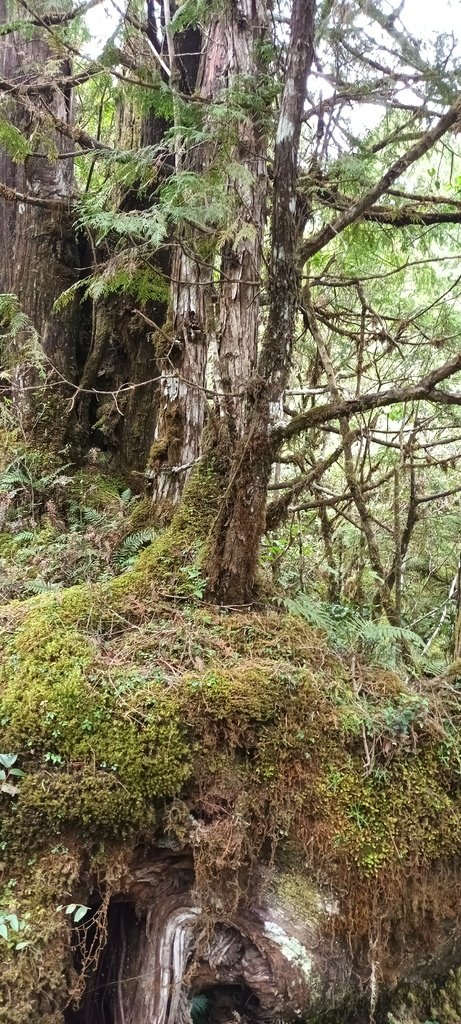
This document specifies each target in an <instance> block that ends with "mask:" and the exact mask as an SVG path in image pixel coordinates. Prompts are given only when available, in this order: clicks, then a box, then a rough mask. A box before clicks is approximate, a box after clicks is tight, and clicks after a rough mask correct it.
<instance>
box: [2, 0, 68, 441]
mask: <svg viewBox="0 0 461 1024" xmlns="http://www.w3.org/2000/svg"><path fill="white" fill-rule="evenodd" d="M23 13H24V12H23V10H22V8H18V15H19V17H22V15H23ZM43 13H45V12H43ZM11 16H13V13H12V15H11ZM8 20H9V17H7V7H6V0H0V22H2V23H5V22H7V21H8ZM52 57H55V55H53V53H52V51H51V48H50V43H49V40H48V37H46V36H45V35H42V34H41V33H40V31H39V30H33V31H32V33H31V35H30V36H28V37H27V38H25V37H23V35H22V34H21V33H20V32H13V33H9V34H7V35H4V36H2V37H1V38H0V73H1V75H2V76H3V77H4V78H7V79H8V80H9V81H11V82H12V83H15V84H18V85H19V84H21V82H24V81H25V80H26V79H27V80H29V78H30V79H32V78H33V73H34V72H36V71H37V70H40V71H41V72H43V69H44V67H45V66H46V64H47V62H48V61H49V60H50V59H51V58H52ZM62 70H63V72H64V73H67V74H68V73H69V70H70V68H69V65H68V62H67V61H64V62H63V66H62ZM32 105H33V106H36V107H38V108H40V110H46V109H47V108H48V109H51V111H52V112H53V114H55V115H57V117H59V118H60V119H61V120H63V121H64V122H65V123H67V124H71V122H72V98H71V96H70V95H69V94H67V93H64V92H62V91H61V90H60V89H59V88H57V87H55V86H53V84H52V82H51V81H50V86H49V88H45V87H44V86H42V85H40V84H39V86H38V87H37V90H36V91H35V92H31V91H29V92H28V93H27V95H26V96H25V97H24V96H23V97H22V98H20V99H19V98H18V99H12V98H10V99H8V101H7V103H6V104H5V113H6V114H7V116H8V119H9V120H10V122H11V123H12V124H13V125H14V126H15V127H18V128H20V129H21V131H22V132H23V135H24V136H25V137H26V138H27V139H29V141H30V145H31V148H32V151H33V152H31V154H30V155H27V156H26V157H25V160H24V162H23V163H15V162H14V161H13V160H12V159H11V157H10V156H8V155H7V153H6V152H3V153H2V154H0V176H1V180H2V182H3V183H4V184H6V185H9V186H10V187H12V188H14V189H16V190H18V191H19V192H21V193H25V194H30V195H32V196H34V197H39V198H40V199H45V200H49V201H50V206H49V208H47V207H38V206H34V205H30V204H28V203H24V204H23V203H13V202H11V203H10V202H7V201H6V200H0V225H1V227H2V229H3V234H2V238H1V245H0V291H2V292H7V293H14V294H15V295H16V296H17V297H18V300H19V304H20V306H21V309H22V311H23V312H24V313H25V314H26V315H27V316H28V317H29V318H30V320H31V321H32V323H33V325H34V327H35V328H36V329H37V331H38V332H39V335H40V338H41V345H42V348H43V352H44V356H45V362H44V367H43V373H44V376H45V379H44V380H40V378H39V374H38V371H37V368H36V367H34V366H33V365H32V363H33V359H31V357H30V354H29V353H28V352H27V350H26V349H23V350H22V351H21V344H20V343H19V345H18V347H17V348H16V351H13V352H11V354H10V362H11V364H12V365H13V366H14V367H15V370H14V377H13V389H12V395H13V401H14V406H15V409H16V412H17V415H18V417H19V420H20V423H21V425H22V427H23V429H24V430H25V431H26V432H27V433H32V434H34V433H35V434H36V433H37V432H38V433H40V436H41V437H42V438H43V439H44V440H45V442H47V443H49V444H50V445H53V446H57V447H59V446H61V445H62V444H63V442H64V438H65V434H66V426H67V419H68V415H69V404H68V399H69V396H70V394H71V393H72V386H70V387H69V386H68V384H67V382H70V385H72V383H75V378H76V359H75V353H76V342H77V337H78V325H77V318H76V315H75V308H74V307H71V309H70V310H69V309H67V310H66V312H65V314H55V313H53V311H52V310H53V304H54V302H55V300H56V298H57V297H58V296H59V295H60V294H61V292H62V291H64V290H65V289H66V288H68V287H69V286H70V285H71V284H73V283H74V281H75V280H76V276H77V268H78V264H79V258H78V250H77V244H76V239H75V233H74V230H73V225H72V219H71V216H70V214H69V210H68V209H67V208H66V205H65V203H66V200H68V199H69V198H70V197H71V195H72V191H73V161H72V158H70V157H69V158H67V159H66V158H65V156H64V154H65V152H66V150H67V149H68V143H67V141H66V140H64V138H63V136H61V135H60V134H59V133H57V132H56V131H55V130H54V129H53V128H51V127H50V128H49V129H48V128H47V129H46V130H45V128H44V127H43V128H42V129H41V130H37V131H35V134H34V128H36V125H35V124H34V112H33V109H32ZM50 150H53V157H52V158H48V156H47V155H43V156H36V155H34V154H35V152H36V151H37V152H39V153H43V154H46V153H47V151H48V152H49V151H50ZM57 383H59V387H55V385H56V384H57ZM45 385H48V386H49V388H50V390H47V387H46V386H45Z"/></svg>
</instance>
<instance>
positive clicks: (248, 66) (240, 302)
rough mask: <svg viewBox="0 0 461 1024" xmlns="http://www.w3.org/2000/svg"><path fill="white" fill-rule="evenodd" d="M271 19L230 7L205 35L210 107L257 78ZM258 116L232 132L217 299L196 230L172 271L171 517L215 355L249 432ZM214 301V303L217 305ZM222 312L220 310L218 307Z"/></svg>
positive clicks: (165, 498)
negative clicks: (231, 207) (230, 233)
mask: <svg viewBox="0 0 461 1024" xmlns="http://www.w3.org/2000/svg"><path fill="white" fill-rule="evenodd" d="M265 23H266V16H265V5H264V4H263V3H262V0H257V2H256V3H255V2H254V0H240V2H239V3H238V4H228V5H226V7H225V9H224V10H223V11H220V12H219V14H217V15H216V16H214V17H212V19H211V22H210V24H209V25H208V26H207V29H206V35H205V38H206V48H205V51H204V54H203V57H202V62H201V67H200V71H199V78H198V82H197V87H196V92H199V93H200V96H201V98H202V100H206V101H208V102H212V101H215V100H216V99H217V98H219V95H220V93H221V91H223V92H225V93H226V95H227V96H228V95H229V92H231V90H233V89H235V90H238V89H239V88H240V89H241V90H244V89H247V90H248V89H249V82H250V81H251V82H252V88H253V89H254V88H255V85H254V83H255V81H256V82H257V81H258V76H259V56H258V53H257V49H256V44H257V42H258V41H260V40H261V39H262V37H263V34H264V30H265ZM260 121H261V111H258V110H257V104H256V103H255V108H254V110H253V111H252V110H250V112H249V113H248V114H247V115H246V116H244V115H243V114H242V112H240V111H239V117H238V125H237V124H235V125H234V124H232V123H231V124H230V126H229V130H230V132H231V133H233V134H235V143H234V146H233V148H232V154H231V162H232V161H233V160H235V164H236V165H237V163H238V165H239V175H238V176H237V175H235V174H233V172H232V170H230V173H229V180H228V189H229V195H230V196H234V197H235V218H236V225H237V224H238V228H237V227H236V229H235V235H236V238H235V241H231V240H229V241H226V242H225V244H224V247H223V251H222V254H221V259H220V268H219V270H220V276H219V284H218V286H217V294H215V295H214V296H213V295H212V280H213V266H212V259H210V258H207V257H205V258H204V257H202V258H200V238H199V237H197V235H196V234H194V232H189V235H188V237H187V236H185V237H183V239H182V240H181V241H180V243H179V245H178V247H177V249H176V253H175V258H174V263H173V272H172V323H171V337H170V338H168V337H167V336H165V337H164V338H163V339H162V345H163V348H164V366H163V369H162V403H161V411H160V416H159V421H158V426H157V433H156V442H155V444H154V447H153V461H154V473H155V488H154V500H155V502H156V503H158V504H160V506H162V504H163V505H164V506H165V503H166V508H167V509H168V510H169V509H170V508H171V506H174V505H175V504H176V503H177V502H178V500H179V498H180V496H181V492H182V489H183V486H184V483H185V481H186V479H187V476H188V474H189V472H190V470H191V468H192V466H193V465H194V463H195V462H196V461H197V460H198V458H199V456H200V454H201V441H202V434H203V426H204V420H205V413H206V400H205V384H206V370H207V357H208V353H209V351H210V346H211V345H212V343H213V347H214V349H215V353H214V354H215V365H214V368H213V369H214V380H215V385H216V391H217V392H218V396H217V401H216V405H217V410H218V414H219V417H220V419H221V421H222V423H223V425H225V428H226V433H227V437H228V439H230V440H231V443H235V441H236V440H237V439H238V438H239V437H241V436H242V435H243V433H244V431H245V427H246V422H247V414H246V402H245V388H246V387H248V384H249V381H250V380H251V378H252V375H253V374H254V371H255V368H256V359H257V346H258V326H259V291H260V268H261V253H262V236H263V226H264V217H265V198H266V182H267V169H266V140H265V137H264V131H263V128H262V126H261V123H260ZM211 157H212V153H211V152H210V148H209V147H208V146H206V145H204V146H202V147H201V148H200V151H199V153H198V154H196V155H195V156H194V158H193V160H192V162H191V160H190V158H189V159H188V161H187V166H188V167H189V168H190V169H193V170H195V171H198V170H201V169H205V168H206V166H207V163H208V162H209V160H210V159H211ZM213 298H214V299H215V300H216V301H215V302H213ZM216 305H217V310H218V311H217V313H216V314H215V312H214V311H213V306H216Z"/></svg>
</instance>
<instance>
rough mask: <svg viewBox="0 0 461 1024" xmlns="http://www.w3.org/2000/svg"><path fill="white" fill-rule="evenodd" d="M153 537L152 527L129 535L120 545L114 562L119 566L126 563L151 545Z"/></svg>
mask: <svg viewBox="0 0 461 1024" xmlns="http://www.w3.org/2000/svg"><path fill="white" fill-rule="evenodd" d="M154 537H155V530H154V529H153V528H152V527H150V526H149V527H146V529H144V530H137V531H136V533H130V534H129V535H128V537H125V540H124V541H123V542H122V544H121V545H120V547H119V549H118V551H117V553H116V556H115V560H116V562H118V563H119V564H121V565H126V563H127V562H128V561H129V560H130V559H132V558H134V557H135V555H137V554H138V553H139V551H141V549H142V548H145V547H147V545H148V544H151V542H152V541H153V539H154Z"/></svg>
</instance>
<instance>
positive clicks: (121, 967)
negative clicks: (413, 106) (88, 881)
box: [64, 900, 144, 1024]
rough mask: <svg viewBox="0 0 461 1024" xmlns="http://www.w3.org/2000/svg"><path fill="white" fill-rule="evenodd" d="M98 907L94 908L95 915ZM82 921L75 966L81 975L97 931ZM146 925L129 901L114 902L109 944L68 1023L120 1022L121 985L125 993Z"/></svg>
mask: <svg viewBox="0 0 461 1024" xmlns="http://www.w3.org/2000/svg"><path fill="white" fill-rule="evenodd" d="M96 909H97V908H96V907H95V908H93V907H92V912H93V913H94V910H96ZM88 918H89V923H88V924H86V922H85V920H84V921H83V922H82V924H83V927H82V928H80V929H76V930H75V938H74V947H75V949H76V953H75V967H76V970H77V971H78V972H79V973H80V971H81V968H82V962H83V949H82V942H83V944H84V950H85V953H86V954H88V953H89V952H90V951H91V949H92V948H93V944H94V940H95V928H94V926H92V924H91V917H90V915H88ZM143 930H144V928H143V923H142V922H139V920H138V918H137V917H136V913H135V909H134V904H133V903H132V902H129V901H117V900H113V901H111V903H110V904H109V909H108V915H107V941H106V945H105V948H104V950H103V951H102V953H101V955H100V956H99V959H98V963H97V965H96V966H95V968H94V969H92V970H91V969H90V972H89V974H88V977H87V981H86V985H85V992H84V995H83V997H82V999H81V1002H80V1005H79V1006H78V1008H77V1009H72V1008H71V1007H69V1008H68V1009H67V1011H66V1013H65V1016H64V1021H65V1024H114V1022H115V1021H116V1020H118V1019H119V1014H118V1010H119V999H120V983H122V984H123V986H124V990H125V992H126V988H127V987H129V985H130V977H132V976H133V974H135V970H133V971H131V970H130V966H129V965H130V963H133V965H134V964H135V963H136V959H137V956H136V955H137V951H138V948H139V940H140V937H141V935H142V933H143Z"/></svg>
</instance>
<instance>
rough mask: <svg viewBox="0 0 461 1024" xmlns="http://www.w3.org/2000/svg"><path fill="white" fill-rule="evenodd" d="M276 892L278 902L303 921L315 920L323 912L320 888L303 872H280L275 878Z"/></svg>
mask: <svg viewBox="0 0 461 1024" xmlns="http://www.w3.org/2000/svg"><path fill="white" fill-rule="evenodd" d="M274 894H275V896H276V898H277V904H278V905H280V906H281V907H282V908H283V909H284V910H286V911H287V912H288V913H289V914H291V915H292V916H293V917H294V918H295V919H298V920H299V921H300V922H301V923H302V922H304V921H315V920H316V919H317V918H318V917H320V916H321V914H322V912H323V906H322V902H321V899H320V898H319V893H318V889H316V888H315V886H314V885H313V884H312V881H311V880H310V879H309V878H308V877H306V875H305V874H302V873H301V872H298V871H293V872H287V871H282V872H278V873H277V874H276V876H275V879H274Z"/></svg>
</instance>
